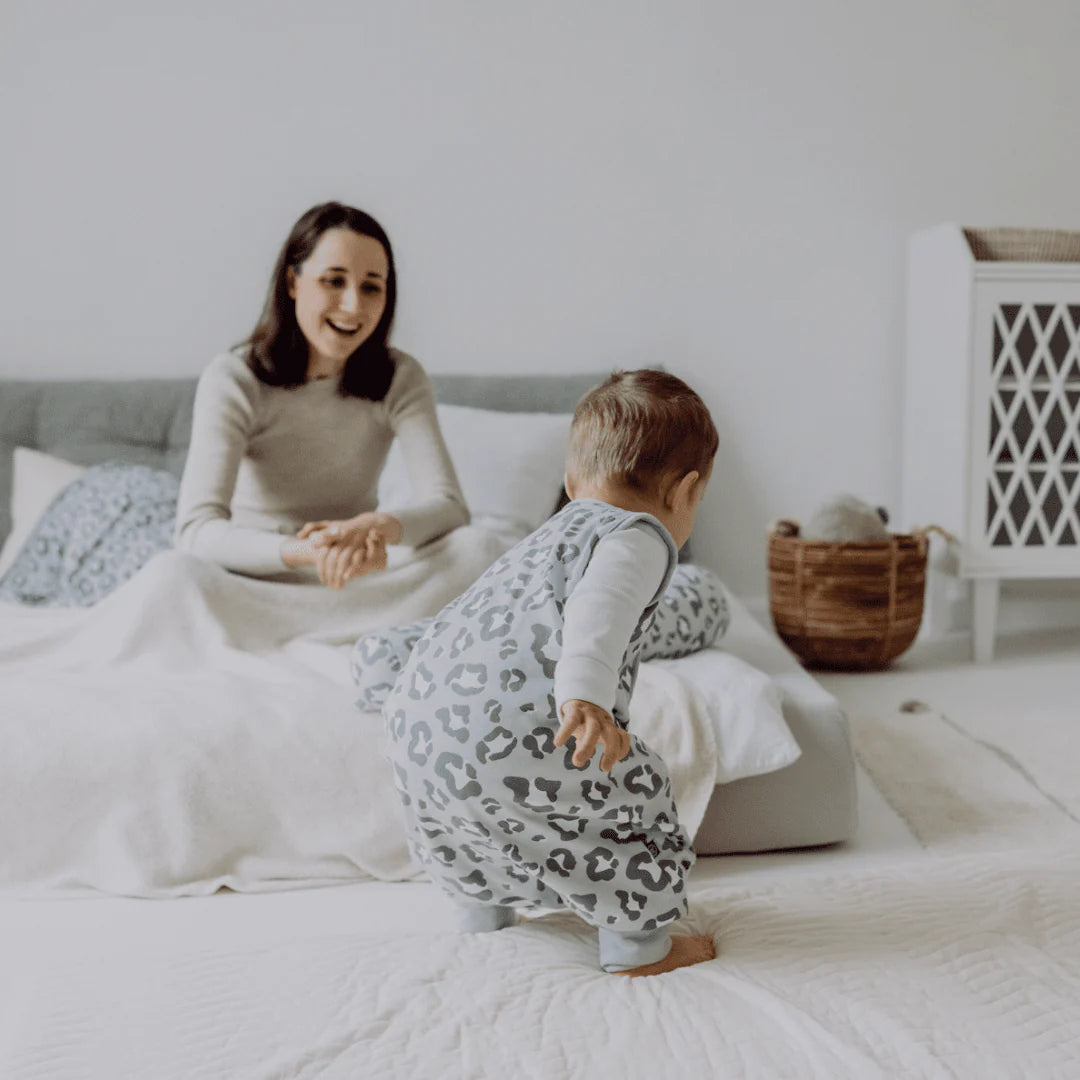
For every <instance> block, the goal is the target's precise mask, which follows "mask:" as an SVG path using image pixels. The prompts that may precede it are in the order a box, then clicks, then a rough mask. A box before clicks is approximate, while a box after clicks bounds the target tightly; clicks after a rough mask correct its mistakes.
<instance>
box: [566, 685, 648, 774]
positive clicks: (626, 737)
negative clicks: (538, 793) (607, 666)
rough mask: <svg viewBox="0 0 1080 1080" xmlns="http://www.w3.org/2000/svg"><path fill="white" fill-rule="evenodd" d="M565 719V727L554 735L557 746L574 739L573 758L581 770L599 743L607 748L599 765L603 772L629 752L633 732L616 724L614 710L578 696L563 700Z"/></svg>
mask: <svg viewBox="0 0 1080 1080" xmlns="http://www.w3.org/2000/svg"><path fill="white" fill-rule="evenodd" d="M562 721H563V723H562V727H561V728H559V730H558V732H557V733H556V735H555V745H556V746H565V745H566V744H567V742H569V740H570V739H571V738H573V739H574V741H575V743H576V744H577V745H576V746H575V747H574V756H573V758H572V759H571V760H572V761H573V763H574V764H575V765H576V766H577V767H578V768H579V769H584V768H585V766H586V765H588V764H589V762H590V760H592V756H593V752H594V751H595V750H596V744H597V743H602V744H603V747H604V756H603V757H602V758H601V759H600V768H601V769H602V770H603V771H604V772H611V770H612V769H614V768H615V763H616V762H618V761H622V759H623V758H624V757H626V755H627V754H629V753H630V733H629V732H627V731H623V729H622V728H621V727H619V725H618V724H616V723H615V721H614V719H613V718H612V716H611V713H609V712H608V711H607V710H606V709H601V708H600V706H599V705H594V704H593V703H592V702H591V701H580V700H578V699H576V698H575V699H574V700H572V701H566V702H564V703H563V707H562Z"/></svg>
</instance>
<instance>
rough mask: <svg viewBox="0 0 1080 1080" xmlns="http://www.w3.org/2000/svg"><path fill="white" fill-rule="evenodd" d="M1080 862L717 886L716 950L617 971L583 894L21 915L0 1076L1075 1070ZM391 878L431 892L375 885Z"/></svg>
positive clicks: (4, 996) (1041, 1073) (919, 865)
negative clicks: (250, 935) (313, 912)
mask: <svg viewBox="0 0 1080 1080" xmlns="http://www.w3.org/2000/svg"><path fill="white" fill-rule="evenodd" d="M1078 881H1080V855H1078V854H1077V853H1076V851H1075V850H1073V849H1072V848H1070V849H1067V850H1060V851H1051V852H1046V853H1040V854H1037V855H1036V854H1035V853H1029V854H1028V855H1025V856H1022V857H1018V856H1015V855H1013V856H1011V857H1002V856H981V857H978V858H973V859H969V858H960V857H956V858H949V859H940V860H939V859H935V858H933V857H931V856H928V855H925V854H921V855H919V856H916V857H913V858H912V859H911V860H910V861H907V862H905V863H904V864H903V865H900V866H897V867H896V868H895V869H892V870H888V871H885V872H881V871H877V872H875V873H873V874H870V873H863V874H846V875H843V876H821V877H808V876H807V875H799V876H797V877H793V878H788V879H784V880H781V881H777V882H774V883H772V884H765V885H760V884H759V885H756V886H754V887H749V886H747V885H746V884H745V883H744V884H742V885H739V884H733V885H731V886H715V885H714V886H711V887H707V888H700V887H699V888H697V889H696V890H695V892H694V893H693V895H692V904H691V910H692V920H691V924H690V926H689V927H688V928H689V929H690V930H692V931H697V932H702V931H704V932H708V933H712V934H714V935H715V936H716V940H717V943H718V947H719V955H718V959H717V960H716V961H714V962H712V963H709V964H704V965H700V966H698V967H695V968H692V969H687V970H684V971H682V972H677V973H675V974H673V975H671V976H665V977H664V978H661V979H639V980H626V979H620V978H617V977H614V976H609V975H603V974H601V973H600V972H598V971H597V968H596V956H595V948H596V946H595V937H594V935H593V934H592V933H591V932H590V931H588V930H587V929H586V928H585V927H584V925H583V924H581V923H580V922H578V921H577V920H576V919H574V918H573V917H570V916H564V915H549V916H545V917H543V918H540V919H536V920H532V921H530V922H528V923H526V924H523V925H520V926H518V927H514V928H511V929H510V930H505V931H501V932H499V933H496V934H488V935H480V936H474V937H467V936H458V935H455V934H451V933H446V932H445V931H444V929H443V928H442V927H441V926H438V925H427V924H426V923H425V921H424V919H423V918H418V919H417V922H416V925H415V926H414V927H413V928H412V930H411V931H408V932H402V931H401V930H400V929H397V928H394V929H388V928H386V927H384V926H381V925H377V924H376V925H371V924H368V925H365V924H364V923H363V921H362V920H359V919H358V920H357V925H356V926H354V927H351V928H348V929H343V928H342V927H341V926H328V927H322V926H320V925H297V924H292V925H288V926H282V927H281V928H280V930H279V932H278V934H277V936H276V937H274V936H273V935H270V936H267V937H261V938H258V939H255V940H248V939H246V938H245V935H244V933H242V932H238V933H237V935H236V940H235V941H234V943H232V944H226V945H222V944H221V943H220V942H203V943H201V944H200V943H199V942H197V941H192V940H190V939H191V937H192V935H190V934H188V935H183V934H180V935H177V936H169V935H162V934H157V935H153V934H151V933H136V934H133V935H131V936H129V938H128V941H129V944H130V945H131V946H132V947H130V948H129V949H128V950H127V951H122V952H117V951H114V950H113V948H112V947H111V945H112V939H111V938H110V937H109V936H107V935H104V936H103V935H102V934H100V933H99V934H94V935H86V936H78V935H72V936H70V937H69V938H68V939H66V940H63V941H62V942H61V945H60V946H55V945H54V947H52V948H50V949H48V950H41V949H39V950H38V953H37V955H36V957H35V958H34V962H33V963H30V962H29V960H30V958H29V957H24V956H23V952H25V946H23V945H22V942H24V941H25V934H22V935H21V936H20V939H19V940H18V941H13V940H11V939H12V938H13V936H14V935H10V934H9V935H5V937H6V940H5V942H4V943H5V945H6V946H8V948H6V949H5V954H6V956H7V958H8V960H9V961H14V964H15V967H16V968H17V969H19V974H18V976H17V977H16V976H15V975H14V974H13V970H12V967H11V966H10V963H9V965H8V967H7V971H6V973H5V974H4V975H3V976H2V977H0V986H2V990H0V1075H3V1076H4V1077H5V1080H44V1078H46V1077H49V1078H52V1077H64V1078H70V1080H81V1078H90V1077H93V1078H95V1080H96V1078H102V1080H105V1078H108V1080H116V1078H121V1077H140V1078H142V1077H153V1078H154V1080H170V1078H176V1080H191V1078H195V1077H199V1078H202V1077H206V1078H211V1077H215V1078H217V1077H220V1078H230V1080H232V1078H237V1077H244V1078H250V1080H270V1078H282V1077H298V1078H314V1077H319V1078H320V1080H333V1078H340V1080H355V1078H368V1077H380V1078H381V1077H401V1078H403V1080H418V1078H428V1077H431V1078H438V1080H443V1078H447V1080H449V1078H458V1077H491V1078H503V1077H506V1078H514V1080H526V1078H536V1080H541V1078H542V1080H554V1078H564V1077H594V1078H601V1077H628V1078H633V1077H643V1078H644V1077H649V1078H655V1077H687V1078H697V1077H723V1078H730V1080H735V1078H748V1080H760V1078H770V1080H771V1078H773V1077H784V1078H787V1077H791V1078H797V1077H821V1078H829V1080H842V1078H851V1080H875V1078H881V1080H886V1078H889V1080H891V1078H895V1077H918V1078H935V1080H936V1078H939V1077H940V1078H946V1077H948V1078H956V1077H961V1078H965V1080H967V1078H971V1080H996V1078H1016V1080H1028V1078H1039V1080H1050V1078H1054V1077H1061V1078H1066V1077H1074V1076H1076V1075H1077V1063H1078V1062H1080V915H1078V905H1077V895H1078V893H1077V882H1078ZM380 887H381V888H396V889H398V890H409V889H414V890H421V891H422V892H421V893H418V895H426V892H427V890H428V889H429V888H430V887H429V886H426V885H419V884H418V885H399V886H379V885H377V884H376V885H362V886H358V887H357V889H359V890H363V889H379V888H380ZM279 899H282V898H280V897H241V898H237V901H238V902H240V903H247V904H252V903H258V902H266V901H276V900H279ZM210 902H211V901H192V902H191V903H194V904H200V903H204V904H205V903H210ZM104 903H106V904H109V903H119V902H118V901H104ZM165 906H166V907H172V905H165ZM295 910H299V909H295ZM136 929H138V927H136ZM177 937H178V939H179V940H177ZM12 949H13V950H14V951H11V950H12ZM20 950H22V951H20Z"/></svg>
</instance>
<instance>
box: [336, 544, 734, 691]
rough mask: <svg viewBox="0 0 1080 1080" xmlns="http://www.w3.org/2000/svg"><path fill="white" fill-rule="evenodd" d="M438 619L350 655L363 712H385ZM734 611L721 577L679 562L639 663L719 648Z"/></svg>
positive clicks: (382, 635) (380, 634) (366, 641)
mask: <svg viewBox="0 0 1080 1080" xmlns="http://www.w3.org/2000/svg"><path fill="white" fill-rule="evenodd" d="M434 621H435V620H434V618H429V619H419V620H417V621H416V622H413V623H409V624H408V625H406V626H395V627H391V628H390V629H388V630H377V631H375V632H374V633H371V634H365V635H364V636H363V637H362V638H360V639H359V640H357V642H356V644H355V645H354V646H353V649H352V654H351V661H350V662H351V668H352V678H353V682H354V683H355V684H356V688H357V690H359V692H360V696H359V697H358V698H357V699H356V706H357V708H359V709H381V708H382V706H383V703H384V702H385V701H386V695H387V694H389V693H390V691H391V690H392V689H393V686H394V683H395V682H396V681H397V677H398V675H400V674H401V671H402V669H403V668H404V667H405V664H406V662H407V661H408V659H409V655H410V654H411V653H412V651H413V649H414V648H415V646H416V643H417V642H418V641H419V640H420V639H421V638H422V637H423V636H424V632H425V631H426V630H427V628H428V627H429V626H431V624H432V623H433V622H434ZM730 623H731V612H730V608H729V606H728V602H727V596H726V595H725V593H724V586H723V584H722V583H721V581H720V578H719V577H718V576H717V575H716V574H714V573H713V572H712V571H711V570H708V569H706V568H705V567H703V566H695V565H694V564H692V563H679V565H678V566H676V567H675V571H674V573H673V574H672V575H671V582H670V583H669V584H668V587H667V590H666V591H665V593H664V595H663V597H662V598H661V600H660V603H659V604H657V605H656V610H655V611H654V612H653V617H652V621H651V622H650V623H649V625H648V627H647V628H646V630H645V636H644V639H643V641H642V643H641V655H640V657H639V659H640V660H642V661H645V660H675V659H678V658H679V657H681V656H689V655H690V654H691V653H695V652H700V651H701V650H702V649H707V648H709V647H710V646H711V645H715V644H716V642H717V641H719V640H720V638H722V637H723V636H724V634H725V633H727V629H728V626H729V625H730Z"/></svg>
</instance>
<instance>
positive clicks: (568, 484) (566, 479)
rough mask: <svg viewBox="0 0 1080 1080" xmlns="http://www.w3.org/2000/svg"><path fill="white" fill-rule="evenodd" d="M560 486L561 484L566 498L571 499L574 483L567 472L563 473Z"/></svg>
mask: <svg viewBox="0 0 1080 1080" xmlns="http://www.w3.org/2000/svg"><path fill="white" fill-rule="evenodd" d="M562 486H563V488H564V490H565V491H566V497H567V498H568V499H570V500H571V501H573V498H574V487H575V484H574V481H573V480H572V479H571V477H570V474H569V473H568V472H564V473H563V478H562Z"/></svg>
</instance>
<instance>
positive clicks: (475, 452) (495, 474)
mask: <svg viewBox="0 0 1080 1080" xmlns="http://www.w3.org/2000/svg"><path fill="white" fill-rule="evenodd" d="M436 411H437V413H438V417H439V427H440V428H441V429H442V434H443V438H444V439H445V440H446V448H447V450H448V451H449V452H450V457H451V459H452V460H453V462H454V468H455V470H456V471H457V475H458V480H459V481H460V482H461V489H462V492H463V493H464V495H465V501H466V503H467V504H468V506H469V510H470V511H471V513H472V515H473V517H474V518H482V517H499V518H504V519H505V520H508V521H512V522H514V523H515V524H517V525H521V526H523V527H524V528H526V529H528V530H530V531H531V530H532V529H535V528H536V527H537V526H539V525H540V524H541V523H542V522H543V521H545V520H546V519H547V518H548V517H549V516H550V514H551V512H552V511H553V510H554V509H555V503H556V502H557V501H558V498H559V491H560V489H561V487H562V481H563V473H564V471H565V467H566V444H567V441H568V439H569V437H570V421H571V419H572V417H571V414H570V413H525V412H498V411H493V410H490V409H474V408H471V407H469V406H465V405H438V406H437V407H436ZM411 501H412V487H411V485H410V483H409V474H408V470H407V469H406V467H405V458H404V455H403V454H402V453H401V448H400V446H399V445H398V442H397V441H396V440H395V442H394V445H393V446H392V447H391V449H390V456H389V458H388V459H387V462H386V467H385V469H384V470H383V474H382V477H381V479H380V482H379V505H380V506H381V507H383V506H384V507H386V508H387V509H393V508H398V507H405V506H407V505H408V504H409V503H410V502H411Z"/></svg>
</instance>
